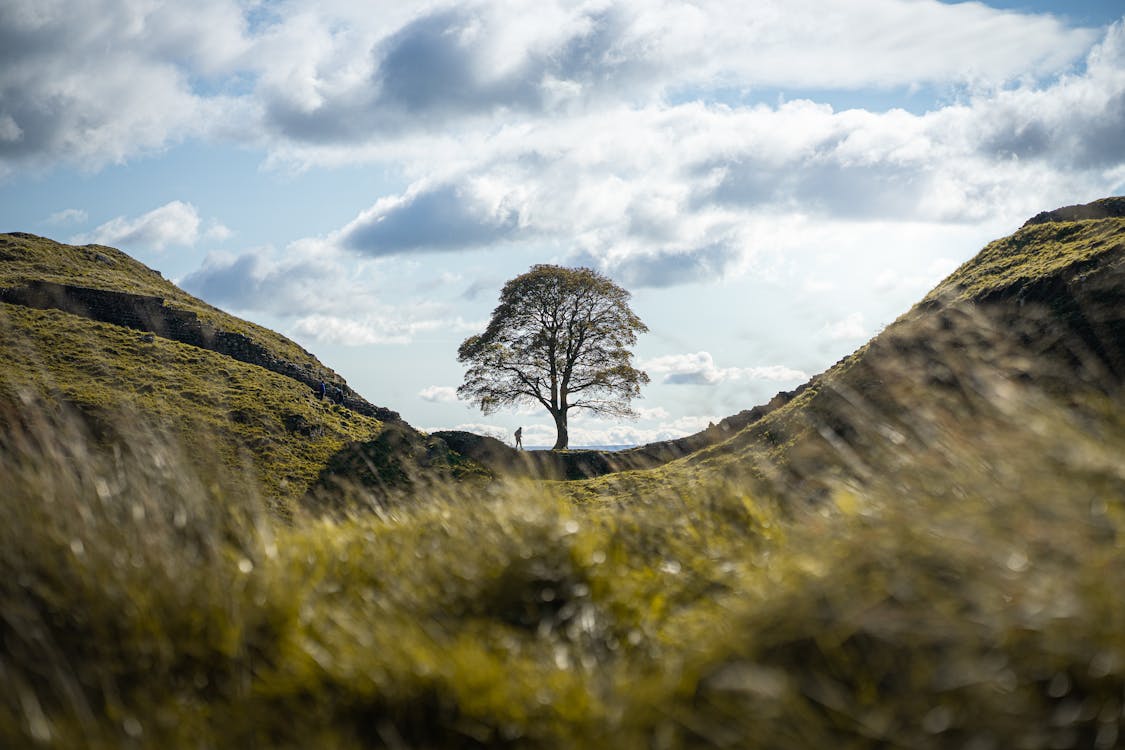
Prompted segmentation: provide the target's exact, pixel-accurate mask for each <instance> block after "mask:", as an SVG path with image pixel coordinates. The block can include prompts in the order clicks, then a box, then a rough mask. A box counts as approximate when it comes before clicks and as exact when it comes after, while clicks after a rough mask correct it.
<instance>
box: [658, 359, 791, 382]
mask: <svg viewBox="0 0 1125 750" xmlns="http://www.w3.org/2000/svg"><path fill="white" fill-rule="evenodd" d="M641 367H642V368H643V369H644V370H645V371H648V372H653V373H656V374H657V375H663V378H662V381H661V382H663V383H666V384H668V385H717V384H719V383H722V382H726V381H731V380H769V381H778V382H801V381H803V380H808V377H809V376H808V375H807V374H806V373H804V372H801V371H800V370H795V369H793V368H791V367H785V366H783V365H768V366H765V367H717V366H716V365H715V360H714V358H713V357H712V356H711V353H710V352H695V353H692V354H668V355H665V356H663V357H656V358H654V359H650V360H647V361H645V362H642V363H641Z"/></svg>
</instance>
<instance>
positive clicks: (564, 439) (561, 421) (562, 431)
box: [551, 411, 570, 451]
mask: <svg viewBox="0 0 1125 750" xmlns="http://www.w3.org/2000/svg"><path fill="white" fill-rule="evenodd" d="M551 416H553V417H554V418H555V429H556V430H558V433H559V436H558V437H557V438H556V439H555V447H554V448H552V449H551V450H553V451H564V450H566V446H567V445H568V444H569V443H570V436H569V435H568V434H567V431H566V412H565V411H559V412H555V413H554V414H552V415H551Z"/></svg>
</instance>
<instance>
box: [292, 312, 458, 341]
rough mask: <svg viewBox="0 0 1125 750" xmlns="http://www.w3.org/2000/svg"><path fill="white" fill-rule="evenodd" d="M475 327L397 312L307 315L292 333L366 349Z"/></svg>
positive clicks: (296, 323)
mask: <svg viewBox="0 0 1125 750" xmlns="http://www.w3.org/2000/svg"><path fill="white" fill-rule="evenodd" d="M419 312H420V311H419ZM416 314H417V313H415V315H416ZM476 327H477V326H475V325H473V324H470V323H466V322H465V321H464V320H462V319H460V318H455V319H452V320H449V319H442V318H427V317H414V316H403V315H401V314H399V313H398V312H397V311H395V310H389V311H387V312H385V313H384V314H381V315H379V314H365V315H359V316H351V317H341V316H337V315H306V316H304V317H300V318H298V319H297V320H296V322H295V323H294V324H293V328H292V332H293V335H295V336H297V337H299V338H302V339H311V340H314V341H320V342H323V343H330V344H342V345H344V346H366V345H369V344H409V343H411V342H413V341H415V340H416V339H417V338H418V337H419V336H420V335H421V334H425V333H433V332H438V331H440V332H448V331H468V330H475V329H476Z"/></svg>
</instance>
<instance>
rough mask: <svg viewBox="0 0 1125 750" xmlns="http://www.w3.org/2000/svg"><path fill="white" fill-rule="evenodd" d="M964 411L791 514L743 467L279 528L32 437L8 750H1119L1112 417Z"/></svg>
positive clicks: (216, 493)
mask: <svg viewBox="0 0 1125 750" xmlns="http://www.w3.org/2000/svg"><path fill="white" fill-rule="evenodd" d="M978 381H979V382H980V383H981V384H982V385H981V387H982V389H984V388H990V389H994V390H989V391H988V393H989V394H991V396H993V397H994V398H992V400H991V401H987V400H986V401H987V403H989V404H991V406H990V407H988V408H987V410H986V409H985V407H984V406H983V405H978V413H977V415H976V418H975V421H974V422H972V423H971V424H966V423H963V422H961V421H959V420H958V419H957V418H956V416H957V414H956V413H955V412H954V411H952V410H947V409H942V408H941V404H940V402H935V403H936V404H937V406H936V407H935V408H932V409H930V410H929V413H928V415H927V416H922V415H921V414H919V415H918V416H916V417H915V418H914V419H915V424H914V425H913V434H916V435H925V436H926V438H927V440H926V442H925V444H924V445H922V444H920V443H916V442H912V441H906V442H905V443H903V444H902V445H899V446H897V451H892V452H888V454H887V455H886V456H882V455H880V454H878V453H872V454H870V455H869V456H868V457H867V458H868V460H869V463H870V464H872V465H871V466H869V468H870V469H872V470H874V469H875V468H878V469H879V472H878V473H877V474H875V475H867V476H866V477H865V480H864V481H862V482H860V481H858V480H856V479H855V478H854V477H853V476H849V475H847V474H846V473H844V472H841V473H840V474H838V476H839V477H840V478H839V479H838V480H826V481H827V485H828V486H829V492H828V494H827V495H825V498H826V499H825V500H824V501H823V502H820V503H817V504H812V505H807V506H805V505H802V506H801V507H796V508H795V507H789V508H786V509H784V511H783V510H782V509H781V508H780V507H779V506H778V505H777V500H776V498H774V499H768V498H766V497H764V496H758V495H756V494H755V493H754V491H753V490H752V488H753V487H755V486H758V485H759V480H756V479H754V477H753V476H751V474H752V472H750V471H749V467H744V468H745V469H747V471H746V472H745V476H744V475H743V474H742V473H740V469H739V465H738V464H737V463H728V464H726V465H725V467H726V470H725V472H724V473H722V474H718V473H713V474H708V473H706V472H698V471H697V472H695V473H692V472H690V471H687V470H686V469H685V474H684V475H683V477H686V478H682V480H681V481H673V479H672V477H673V474H674V473H675V471H676V469H675V467H670V468H669V469H666V470H664V471H665V474H664V475H663V476H664V478H665V479H668V481H667V482H663V483H646V482H645V481H643V480H644V478H645V476H646V475H644V474H638V475H637V476H636V479H635V483H634V485H633V490H634V491H632V492H630V493H621V494H617V495H615V496H613V497H612V498H610V497H607V496H605V495H604V493H603V494H598V492H595V493H594V495H592V496H590V498H589V499H588V500H587V501H585V502H580V503H575V502H573V501H572V500H571V499H570V498H569V497H567V496H564V495H561V494H559V493H558V490H557V487H556V489H552V485H546V484H536V483H532V482H524V483H512V484H508V485H493V486H491V487H489V488H481V487H479V486H477V487H466V486H457V485H450V486H447V487H445V488H444V489H441V488H438V487H434V488H431V489H429V490H427V495H426V496H425V497H421V498H415V499H414V501H413V502H411V503H406V502H398V503H387V502H385V500H384V501H378V502H376V501H373V502H372V503H371V505H370V508H371V510H369V511H365V512H357V513H355V514H353V515H351V516H347V517H342V518H336V519H315V518H311V517H310V518H298V519H297V520H296V522H295V523H293V524H282V523H279V522H278V521H276V520H275V519H274V518H273V517H272V516H271V515H270V513H269V512H268V511H266V510H265V508H264V503H263V501H262V500H261V499H260V498H259V497H258V494H257V492H256V489H255V483H254V482H253V481H249V480H248V479H247V478H246V477H241V476H238V475H232V474H231V473H230V472H229V471H227V470H226V469H225V468H224V465H223V464H221V463H219V462H216V465H215V466H214V467H212V469H211V470H208V471H201V470H200V468H199V466H200V464H199V462H198V461H197V460H195V458H193V459H192V460H191V461H188V460H186V457H185V456H183V455H182V454H180V453H178V452H177V449H176V443H175V441H174V440H171V439H169V438H168V437H167V436H166V435H162V434H154V433H149V434H138V436H137V439H136V440H133V441H131V442H130V443H129V444H128V445H129V446H132V447H128V446H125V447H122V446H119V447H118V448H117V449H116V450H114V451H109V452H104V451H95V450H93V449H90V448H88V446H89V445H90V443H89V442H88V441H87V440H86V436H84V435H83V434H81V431H80V429H79V428H78V427H76V426H75V424H74V423H72V422H69V421H68V420H66V418H65V417H60V418H57V419H56V418H48V417H44V418H43V419H42V420H31V421H30V422H29V426H28V427H27V429H26V430H25V431H24V432H22V433H16V436H15V437H14V438H10V439H9V440H8V441H7V443H6V444H5V446H4V448H5V450H4V453H3V456H4V458H3V466H2V474H3V476H4V477H5V480H6V489H7V491H6V492H5V493H4V495H3V501H2V502H3V508H2V512H3V517H4V519H5V523H4V525H3V528H2V530H0V535H2V543H0V550H2V552H0V555H2V558H0V559H2V570H0V587H2V588H0V591H2V592H3V600H2V608H0V611H2V612H3V620H2V624H0V628H2V635H3V642H4V644H5V646H4V650H3V652H2V655H0V669H2V671H3V678H4V683H5V684H6V685H7V686H8V689H7V690H6V691H5V694H4V697H3V699H2V700H0V744H4V745H5V746H29V745H34V744H37V743H38V744H44V745H53V746H57V747H74V746H83V745H93V746H106V747H109V746H119V745H120V744H121V743H128V742H137V743H141V744H146V745H149V746H184V745H191V746H195V745H200V744H202V745H213V746H236V745H239V744H246V743H251V744H253V743H257V744H265V745H284V746H302V747H310V746H317V747H359V746H368V745H377V746H378V745H388V746H396V745H398V746H408V747H412V746H458V747H460V746H466V745H474V744H486V745H500V744H516V745H532V746H558V747H572V746H610V745H612V746H619V747H650V746H663V747H683V746H718V747H722V746H735V747H835V746H885V745H887V744H890V745H893V746H901V747H965V746H980V747H1019V746H1023V747H1040V746H1057V747H1071V746H1073V747H1113V746H1114V745H1115V744H1116V743H1117V741H1118V734H1117V732H1118V731H1119V728H1120V724H1121V711H1122V702H1121V696H1122V690H1123V689H1125V601H1123V599H1122V597H1121V596H1120V591H1122V590H1125V558H1123V557H1122V551H1123V550H1122V543H1123V542H1122V539H1121V536H1120V531H1119V529H1120V527H1121V521H1122V506H1121V501H1122V498H1123V497H1125V470H1123V467H1122V464H1121V463H1120V461H1119V457H1120V456H1121V455H1125V420H1123V418H1122V416H1121V411H1120V409H1119V406H1118V401H1116V400H1115V399H1114V398H1112V397H1109V396H1105V395H1104V394H1103V395H1098V394H1089V395H1088V396H1084V397H1083V398H1082V399H1081V400H1080V403H1072V404H1068V405H1066V406H1063V405H1060V404H1059V402H1058V401H1057V400H1056V399H1055V398H1053V397H1049V396H1046V395H1043V394H1041V393H1038V392H1037V391H1035V390H1033V389H1031V388H1028V387H1025V386H1023V385H1020V384H1018V383H1015V382H1012V381H1009V380H1007V379H1004V378H997V379H993V376H992V375H989V374H988V373H985V372H981V373H978ZM981 392H982V393H983V392H984V391H983V390H982V391H981ZM900 395H901V394H900ZM982 403H984V402H982ZM24 421H25V422H28V420H24ZM888 425H890V423H887V425H884V426H888ZM872 426H873V427H878V425H872ZM890 427H893V428H894V429H896V430H900V429H903V425H901V424H899V423H895V424H893V425H890ZM892 455H893V456H894V457H896V458H895V460H894V461H889V460H888V459H889V457H891V456H892ZM876 462H877V463H878V464H879V465H878V467H876V466H874V464H875V463H876ZM845 463H846V461H845ZM830 476H832V475H831V474H830ZM622 481H625V480H622V479H619V480H618V482H619V483H620V482H622ZM623 486H626V485H624V484H619V485H618V488H620V487H623ZM603 489H604V488H603Z"/></svg>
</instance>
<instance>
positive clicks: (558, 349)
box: [457, 265, 648, 450]
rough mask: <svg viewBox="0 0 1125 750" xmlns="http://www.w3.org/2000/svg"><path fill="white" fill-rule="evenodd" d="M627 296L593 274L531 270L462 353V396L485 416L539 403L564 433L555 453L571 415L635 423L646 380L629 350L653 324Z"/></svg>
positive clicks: (507, 290) (510, 287)
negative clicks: (574, 411) (582, 412)
mask: <svg viewBox="0 0 1125 750" xmlns="http://www.w3.org/2000/svg"><path fill="white" fill-rule="evenodd" d="M629 296H630V295H629V292H627V291H625V290H624V289H622V288H621V287H619V286H618V285H617V284H615V283H613V282H612V281H610V280H609V279H608V278H606V277H605V276H603V275H602V274H600V273H598V272H597V271H594V270H592V269H589V268H562V267H560V266H551V265H536V266H532V268H531V270H530V271H528V272H527V273H525V274H523V275H521V276H517V277H516V278H514V279H512V280H511V281H509V282H508V283H507V284H505V285H504V288H503V290H501V292H500V304H499V305H498V306H497V307H496V309H495V310H493V311H492V318H491V319H490V320H489V322H488V328H487V329H486V330H485V332H484V333H482V334H480V335H477V336H470V337H469V338H467V339H465V341H464V342H463V343H462V344H461V347H460V348H459V349H458V350H457V360H458V361H459V362H462V363H463V364H467V365H468V366H469V369H468V371H467V372H466V373H465V382H464V383H463V384H462V385H461V387H460V388H458V389H457V395H458V396H459V397H461V398H463V399H465V400H467V401H472V402H474V403H476V404H478V405H479V406H480V408H481V411H483V412H484V413H485V414H491V413H493V412H495V411H496V410H498V409H500V408H503V407H505V406H511V405H515V404H520V403H539V404H541V405H542V406H543V408H545V409H546V410H547V411H548V412H550V414H551V416H552V417H553V418H554V420H555V428H556V429H557V430H558V438H557V439H556V440H555V447H554V450H562V449H565V448H566V447H567V444H568V442H569V435H568V432H567V415H568V414H569V413H570V410H571V409H587V410H589V411H591V412H594V413H597V414H607V415H611V416H620V417H635V416H636V413H635V412H634V411H633V409H632V408H631V407H630V405H629V402H630V401H631V400H632V399H634V398H639V397H640V395H641V386H642V385H644V384H645V383H647V382H648V375H646V374H645V373H644V372H642V371H641V370H638V369H636V368H635V367H633V365H632V359H633V354H632V352H631V351H630V350H629V349H630V347H632V346H633V345H634V344H636V343H637V334H638V333H644V332H645V331H647V330H648V326H646V325H645V324H644V323H642V322H641V319H640V318H638V317H637V315H636V314H635V313H634V312H633V311H632V310H631V309H630V308H629Z"/></svg>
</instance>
